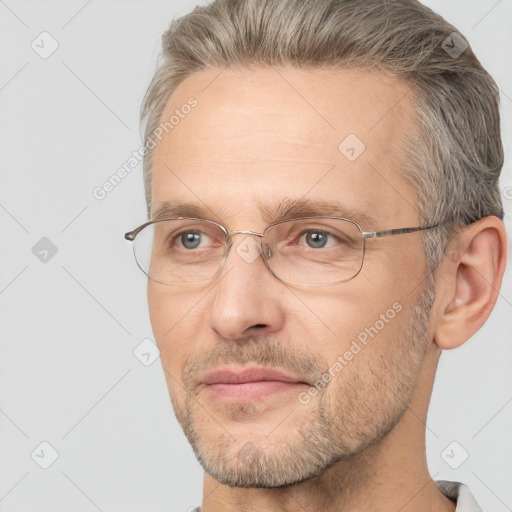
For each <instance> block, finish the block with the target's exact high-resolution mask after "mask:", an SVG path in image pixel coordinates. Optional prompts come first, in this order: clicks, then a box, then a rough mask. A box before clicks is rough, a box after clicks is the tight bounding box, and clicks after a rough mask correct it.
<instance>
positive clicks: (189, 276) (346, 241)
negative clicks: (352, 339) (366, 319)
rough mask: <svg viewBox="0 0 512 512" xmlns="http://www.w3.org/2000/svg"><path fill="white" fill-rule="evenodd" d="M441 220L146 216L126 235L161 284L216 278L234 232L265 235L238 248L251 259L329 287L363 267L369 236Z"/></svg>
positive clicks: (292, 280) (299, 281) (292, 279)
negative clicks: (368, 227)
mask: <svg viewBox="0 0 512 512" xmlns="http://www.w3.org/2000/svg"><path fill="white" fill-rule="evenodd" d="M438 225H439V224H435V225H431V226H421V227H410V228H400V229H390V230H384V231H363V229H362V228H361V226H360V225H359V224H358V223H357V222H355V221H353V220H350V219H345V218H342V217H324V216H316V217H301V218H296V219H287V220H281V221H277V222H274V223H272V224H270V225H269V226H267V227H266V228H265V230H264V231H263V233H257V232H254V231H245V230H236V231H228V229H227V228H225V227H224V226H223V225H221V224H219V223H217V222H214V221H212V220H207V219H200V218H193V217H177V218H170V219H163V220H153V221H148V222H146V223H144V224H142V225H141V226H139V227H138V228H136V229H134V230H133V231H130V232H128V233H126V234H125V238H126V239H127V240H130V241H131V242H133V253H134V256H135V261H136V263H137V265H138V266H139V268H140V269H141V270H142V271H143V272H144V273H145V274H146V275H147V276H148V278H150V279H151V280H153V281H156V282H158V283H162V284H167V285H181V286H182V285H198V284H205V283H208V282H210V281H212V280H213V279H214V278H215V277H217V276H218V275H219V273H220V271H221V270H222V268H223V267H224V264H225V262H226V259H227V256H228V254H229V251H230V249H231V247H232V240H233V238H232V237H233V236H234V235H235V234H245V235H248V236H256V237H258V238H260V239H261V243H260V244H257V243H255V241H254V242H253V243H252V244H247V246H246V247H250V249H251V250H250V251H249V250H247V251H246V252H247V254H244V253H243V251H240V250H239V248H237V252H238V254H239V256H241V257H243V258H244V259H245V260H246V262H247V263H252V262H253V261H255V260H256V259H257V258H258V257H259V256H260V255H261V256H262V257H263V260H264V262H265V264H266V266H267V268H268V269H269V271H270V272H271V273H272V274H273V275H274V276H275V277H276V278H278V279H280V280H281V281H283V282H285V283H289V284H294V285H303V286H326V285H333V284H339V283H343V282H346V281H349V280H351V279H353V278H354V277H356V276H357V275H358V274H359V273H360V272H361V269H362V267H363V262H364V255H365V241H366V239H367V238H380V237H384V236H390V235H399V234H405V233H412V232H416V231H422V230H426V229H432V228H434V227H437V226H438ZM240 245H241V244H240ZM255 247H256V248H257V249H255ZM255 250H257V251H258V252H256V253H255Z"/></svg>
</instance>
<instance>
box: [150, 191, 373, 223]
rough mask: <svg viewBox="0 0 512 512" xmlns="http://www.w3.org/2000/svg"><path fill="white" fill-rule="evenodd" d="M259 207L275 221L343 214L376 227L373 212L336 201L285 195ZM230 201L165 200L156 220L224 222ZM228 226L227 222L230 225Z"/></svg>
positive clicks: (160, 204)
mask: <svg viewBox="0 0 512 512" xmlns="http://www.w3.org/2000/svg"><path fill="white" fill-rule="evenodd" d="M259 209H260V212H261V215H262V217H263V219H264V220H265V222H267V223H268V224H272V223H273V222H277V221H280V220H288V219H296V218H301V217H316V216H320V217H321V216H326V217H342V218H345V219H350V220H353V221H355V222H357V223H358V224H359V225H360V226H361V227H362V228H363V229H364V230H365V231H368V230H369V229H370V228H371V229H375V224H376V223H377V221H376V220H375V218H373V217H371V216H370V215H369V214H367V213H365V212H363V211H360V210H355V209H349V208H346V207H344V206H343V205H342V204H340V203H337V202H333V201H322V200H318V201H317V200H310V199H303V198H299V199H293V198H288V197H285V198H281V199H280V200H278V201H277V203H273V202H271V201H268V200H267V201H265V202H260V203H259ZM228 212H229V205H226V206H224V207H221V208H220V209H218V210H217V212H213V210H211V209H209V208H207V207H205V206H201V205H197V204H193V203H186V202H179V201H161V202H159V203H158V207H156V209H155V213H154V215H153V217H152V220H155V221H156V220H165V219H170V218H175V217H193V218H199V219H208V220H215V221H217V222H221V223H222V217H223V216H228ZM226 227H227V226H226Z"/></svg>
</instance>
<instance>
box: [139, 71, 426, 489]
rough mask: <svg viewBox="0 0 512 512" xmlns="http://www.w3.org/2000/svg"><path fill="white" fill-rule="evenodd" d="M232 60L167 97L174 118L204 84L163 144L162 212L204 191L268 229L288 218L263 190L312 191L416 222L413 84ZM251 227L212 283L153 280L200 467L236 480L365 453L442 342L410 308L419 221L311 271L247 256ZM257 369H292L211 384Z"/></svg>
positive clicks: (203, 200)
mask: <svg viewBox="0 0 512 512" xmlns="http://www.w3.org/2000/svg"><path fill="white" fill-rule="evenodd" d="M219 73H220V70H209V71H201V72H199V73H196V74H194V75H192V76H190V77H189V78H188V79H187V80H185V81H184V82H183V83H182V84H181V85H180V86H179V88H178V89H177V90H176V91H175V93H174V94H173V95H172V97H171V99H170V100H169V102H168V105H167V107H166V111H165V112H164V115H163V116H162V121H165V120H167V119H169V118H170V117H171V115H172V114H173V112H174V111H175V110H176V109H180V108H181V106H182V105H184V104H186V103H187V100H188V99H189V98H190V97H191V96H195V98H197V101H198V105H197V107H196V108H194V109H193V110H192V111H191V113H190V114H188V115H187V116H185V117H184V118H183V119H180V122H179V124H177V125H176V126H175V127H174V129H173V130H172V131H170V132H169V135H168V136H166V137H165V138H163V140H162V142H161V143H160V144H159V145H158V146H157V148H156V149H155V153H154V168H153V181H152V216H153V215H154V213H155V211H156V209H157V208H158V207H159V206H160V205H161V204H162V203H163V202H164V201H173V202H182V203H192V204H194V205H197V206H198V207H199V208H202V209H204V210H205V213H204V217H205V218H207V219H209V220H213V221H217V222H220V223H222V224H224V225H225V226H226V227H227V228H228V229H229V230H251V231H255V232H259V233H261V232H263V230H264V229H265V227H266V226H267V225H268V224H269V223H270V222H272V220H279V219H269V218H268V217H267V215H265V214H264V212H262V211H261V210H260V204H262V203H265V205H267V206H268V207H270V208H272V206H273V205H274V206H275V205H277V204H278V203H279V202H280V201H282V200H284V199H290V200H298V199H307V200H309V201H311V202H316V201H329V202H335V203H337V204H339V205H340V210H342V211H347V212H359V213H362V214H363V216H364V215H366V216H367V217H369V218H370V219H369V220H367V221H366V222H365V223H362V225H361V227H362V229H363V230H364V231H376V230H383V229H392V228H401V227H411V226H418V225H420V224H421V222H420V219H419V215H418V211H417V208H416V199H415V194H414V191H413V190H412V188H411V187H410V186H409V185H408V184H407V182H406V181H405V179H404V177H403V174H402V171H401V166H402V164H403V162H404V158H405V153H404V151H403V146H404V144H405V143H406V140H407V137H408V136H409V135H410V134H411V133H412V132H413V131H414V130H415V120H414V114H413V110H412V98H411V96H412V94H408V92H409V87H408V86H407V85H406V84H404V83H403V82H401V81H398V80H396V79H393V78H390V77H389V76H387V75H384V74H382V73H369V72H356V71H349V70H339V71H322V72H319V71H311V70H308V71H304V70H303V71H299V70H296V69H286V70H279V71H277V70H272V69H270V70H268V69H267V70H262V69H257V70H251V71H249V70H244V71H242V70H238V71H236V72H235V71H233V70H225V71H224V72H222V73H220V74H219ZM187 110H188V109H187ZM350 134H354V135H355V136H354V135H350ZM349 135H350V137H349ZM347 137H349V138H348V139H347ZM356 137H357V138H356ZM345 139H347V140H346V141H345ZM342 141H345V142H343V143H342ZM340 143H342V144H341V146H340ZM362 144H364V146H365V147H363V145H362ZM354 215H356V213H354ZM371 219H373V220H371ZM249 238H253V240H255V241H258V243H259V239H258V238H255V237H251V236H249ZM244 243H245V244H247V243H248V242H247V235H245V234H238V235H235V236H234V239H233V247H232V248H231V251H230V253H229V256H228V258H227V260H226V263H225V266H224V268H223V270H222V272H221V274H220V275H219V278H218V279H217V280H216V281H213V282H211V283H209V284H207V285H202V286H176V285H165V284H160V283H156V282H153V281H151V280H149V283H148V299H149V308H150V315H151V322H152V326H153V330H154V334H155V338H156V340H157V343H158V346H159V348H160V351H161V360H162V364H163V367H164V370H165V375H166V379H167V384H168V388H169V392H170V396H171V399H172V403H173V406H174V409H175V412H176V415H177V418H178V420H179V422H180V424H181V425H182V427H183V429H184V432H185V434H186V435H187V437H188V439H189V441H190V442H191V444H192V447H193V449H194V451H195V453H196V455H197V457H198V458H199V460H200V461H201V463H202V464H203V467H204V468H205V469H206V470H207V471H208V472H209V473H210V474H211V475H213V476H214V477H215V478H216V479H217V480H219V481H220V482H223V483H225V484H228V485H239V486H255V487H257V486H263V487H265V486H266V487H273V486H281V485H286V484H290V483H293V482H297V481H301V480H303V479H306V478H308V477H311V476H315V475H318V474H320V473H321V472H322V471H323V470H324V469H325V468H326V467H329V466H331V465H332V464H334V463H335V462H337V461H339V460H343V459H346V458H348V457H350V456H352V455H354V454H356V453H358V452H361V451H362V450H363V449H364V448H365V447H367V446H368V445H369V444H371V443H373V442H376V441H379V440H380V439H381V438H382V437H383V436H385V435H386V434H387V433H388V432H389V431H390V430H391V429H392V428H393V427H394V426H395V425H396V424H397V423H398V422H399V421H400V419H401V418H402V416H403V414H404V412H405V410H406V409H407V407H408V405H409V403H410V400H411V398H412V395H413V392H414V387H415V385H416V383H417V379H418V376H419V373H420V371H421V368H422V363H423V360H424V357H425V353H426V350H427V348H428V346H429V340H430V337H429V334H428V325H427V320H426V319H425V318H424V317H422V316H421V314H420V313H419V311H420V310H421V308H417V307H415V306H416V305H417V304H419V303H420V300H421V297H420V296H421V292H422V291H423V290H424V282H423V277H424V276H425V274H426V266H425V260H424V254H423V249H422V243H421V234H419V233H413V234H405V235H398V236H391V237H384V238H378V239H368V240H367V241H366V252H365V257H364V265H363V268H362V271H361V272H360V273H359V274H358V275H357V276H356V277H355V278H354V279H352V280H350V281H347V282H344V283H340V284H336V285H330V286H320V287H301V286H296V285H290V284H285V283H283V282H282V281H280V280H278V279H277V278H276V277H275V276H273V275H272V274H271V273H270V272H269V270H268V269H267V267H266V266H265V263H264V260H263V258H262V257H258V258H256V259H255V260H254V261H252V262H247V261H246V260H247V258H244V257H243V254H242V252H243V251H240V252H237V247H238V246H239V245H240V244H244ZM423 313H425V308H423ZM337 363H338V364H337ZM256 367H258V368H266V369H274V370H279V371H280V372H282V373H284V374H286V375H288V376H291V377H293V378H294V379H295V380H296V381H297V382H296V383H288V384H283V383H281V384H279V383H276V382H274V383H273V384H272V383H269V382H267V383H264V384H261V383H260V384H254V385H252V387H251V386H250V385H249V386H248V385H247V384H246V385H245V387H244V385H240V384H239V385H234V384H224V385H222V384H221V385H220V386H219V385H209V384H206V383H205V378H206V377H207V375H208V374H210V373H211V372H212V371H215V370H227V371H228V372H229V371H231V372H233V373H235V374H239V373H240V372H241V371H242V370H244V369H250V368H256ZM319 379H320V380H319ZM322 379H323V380H322ZM315 382H317V386H316V388H315V387H313V388H312V387H311V386H314V384H315Z"/></svg>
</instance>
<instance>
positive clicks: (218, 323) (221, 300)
mask: <svg viewBox="0 0 512 512" xmlns="http://www.w3.org/2000/svg"><path fill="white" fill-rule="evenodd" d="M234 234H238V235H239V236H238V237H236V238H231V244H230V249H229V253H228V255H227V257H226V261H225V263H224V266H223V268H222V272H221V275H220V276H219V278H218V280H217V281H216V283H215V285H214V288H213V289H212V291H211V292H210V293H211V296H212V299H211V300H212V303H211V307H210V308H209V310H208V311H209V313H208V314H209V319H208V322H209V325H210V327H211V328H212V329H213V330H215V331H216V333H217V334H218V336H221V337H223V338H224V339H243V338H248V337H250V336H254V335H255V334H258V335H261V334H264V333H272V332H276V331H278V330H279V329H281V328H282V326H283V323H284V317H285V314H284V309H283V302H284V301H283V289H284V284H283V283H282V282H281V281H279V279H277V278H276V277H275V276H274V275H273V274H272V273H271V272H270V271H269V269H268V268H267V266H266V264H265V261H264V259H263V256H262V254H261V245H260V241H259V239H258V238H256V236H258V237H261V235H260V234H259V233H254V232H247V231H243V232H242V231H237V232H234ZM232 235H233V234H232Z"/></svg>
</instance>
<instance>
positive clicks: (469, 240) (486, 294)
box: [433, 217, 507, 349]
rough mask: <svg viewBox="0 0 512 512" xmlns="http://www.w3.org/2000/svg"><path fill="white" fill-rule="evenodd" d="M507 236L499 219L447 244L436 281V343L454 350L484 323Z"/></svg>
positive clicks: (496, 291)
mask: <svg viewBox="0 0 512 512" xmlns="http://www.w3.org/2000/svg"><path fill="white" fill-rule="evenodd" d="M506 259H507V235H506V231H505V226H504V225H503V222H502V221H501V220H500V219H499V218H498V217H484V218H483V219H480V220H479V221H477V222H474V223H472V224H470V225H469V226H464V227H463V228H461V231H460V232H459V233H458V234H457V235H456V236H455V238H454V240H452V242H451V243H450V244H449V247H448V248H447V251H446V254H445V256H444V258H443V260H442V262H441V263H440V265H439V268H438V272H437V276H436V300H435V302H434V311H433V313H434V315H433V320H434V321H435V324H434V325H433V328H434V343H435V344H436V345H437V346H438V347H439V348H441V349H452V348H457V347H459V346H460V345H462V344H463V343H464V342H466V341H467V340H468V339H469V338H471V336H473V334H475V333H476V332H477V331H478V329H480V327H482V325H483V324H484V323H485V321H486V320H487V318H488V317H489V315H490V314H491V311H492V309H493V308H494V305H495V304H496V300H497V299H498V295H499V290H500V287H501V281H502V279H503V273H504V272H505V264H506Z"/></svg>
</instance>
